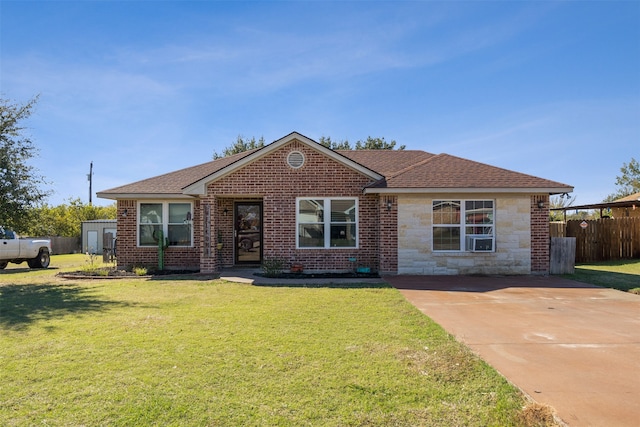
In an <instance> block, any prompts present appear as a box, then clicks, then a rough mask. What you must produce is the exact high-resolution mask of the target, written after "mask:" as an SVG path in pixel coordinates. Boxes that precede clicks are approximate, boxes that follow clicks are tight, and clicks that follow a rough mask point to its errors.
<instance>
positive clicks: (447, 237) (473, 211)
mask: <svg viewBox="0 0 640 427" xmlns="http://www.w3.org/2000/svg"><path fill="white" fill-rule="evenodd" d="M494 206H495V203H494V201H493V200H434V201H433V205H432V208H433V210H432V212H433V213H432V215H433V221H432V224H433V233H432V235H433V250H434V251H470V252H493V251H494V250H495V228H494V225H495V224H494V218H495V209H494Z"/></svg>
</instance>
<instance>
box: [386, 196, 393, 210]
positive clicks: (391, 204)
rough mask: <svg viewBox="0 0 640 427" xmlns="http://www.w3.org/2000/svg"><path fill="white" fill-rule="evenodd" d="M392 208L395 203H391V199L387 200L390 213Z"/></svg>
mask: <svg viewBox="0 0 640 427" xmlns="http://www.w3.org/2000/svg"><path fill="white" fill-rule="evenodd" d="M392 207H393V203H392V202H391V199H387V210H388V211H390V210H391V208H392Z"/></svg>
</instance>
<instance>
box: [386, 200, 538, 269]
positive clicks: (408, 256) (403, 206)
mask: <svg viewBox="0 0 640 427" xmlns="http://www.w3.org/2000/svg"><path fill="white" fill-rule="evenodd" d="M435 199H438V200H489V199H493V200H495V208H496V214H495V215H496V218H495V232H496V242H495V244H496V251H495V252H491V253H481V252H440V253H439V252H433V251H432V250H431V248H432V241H431V236H432V223H431V221H432V201H433V200H434V197H433V196H432V195H401V196H399V198H398V205H399V208H398V210H399V214H398V273H399V274H426V275H438V274H530V273H531V272H532V271H533V270H532V265H531V262H532V256H531V248H532V245H531V238H532V237H531V212H532V210H531V199H530V197H529V196H528V195H525V196H522V195H520V196H519V195H500V196H499V197H497V198H496V197H495V195H491V194H459V195H456V196H455V197H449V196H446V195H441V196H437V197H435ZM547 221H548V220H547ZM547 232H548V226H547Z"/></svg>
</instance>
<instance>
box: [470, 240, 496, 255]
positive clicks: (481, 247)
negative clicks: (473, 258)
mask: <svg viewBox="0 0 640 427" xmlns="http://www.w3.org/2000/svg"><path fill="white" fill-rule="evenodd" d="M467 250H468V251H471V252H491V251H493V239H492V238H487V237H467Z"/></svg>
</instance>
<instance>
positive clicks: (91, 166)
mask: <svg viewBox="0 0 640 427" xmlns="http://www.w3.org/2000/svg"><path fill="white" fill-rule="evenodd" d="M87 181H89V206H91V194H92V193H93V190H92V188H91V186H92V184H93V160H92V161H91V164H90V165H89V175H87Z"/></svg>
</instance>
